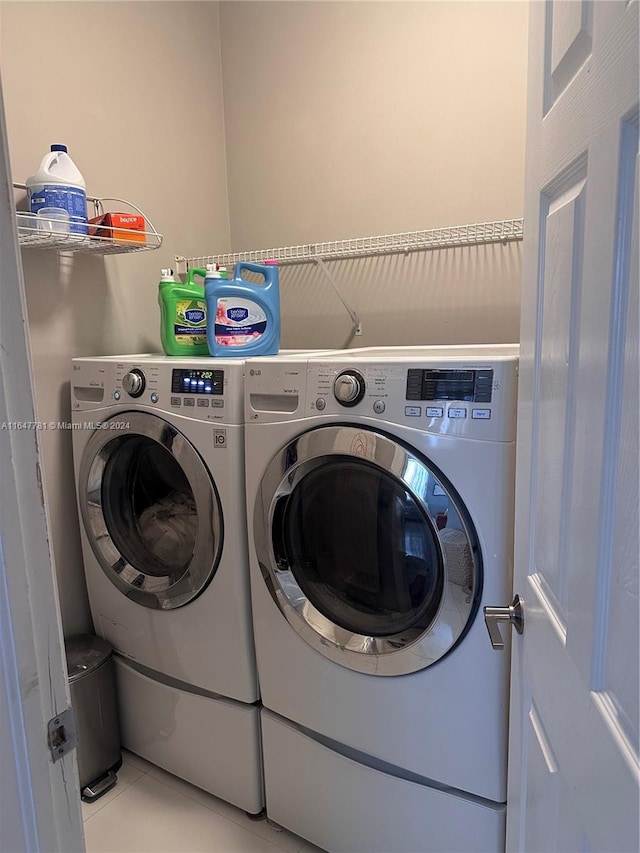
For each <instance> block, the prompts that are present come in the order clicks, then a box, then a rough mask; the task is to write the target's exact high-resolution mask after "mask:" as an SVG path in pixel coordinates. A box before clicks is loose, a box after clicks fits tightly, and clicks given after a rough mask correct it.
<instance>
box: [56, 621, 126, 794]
mask: <svg viewBox="0 0 640 853" xmlns="http://www.w3.org/2000/svg"><path fill="white" fill-rule="evenodd" d="M65 646H66V652H67V670H68V672H69V690H70V692H71V705H72V707H73V710H74V713H75V717H76V726H77V730H78V749H77V754H78V771H79V775H80V794H81V796H82V799H83V800H86V801H88V802H90V801H92V800H95V799H97V798H98V797H100V796H102V794H105V793H106V792H107V791H108V790H109V789H110V788H112V787H113V786H114V785H115V783H116V782H117V780H118V777H117V776H116V771H117V770H118V769H119V768H120V765H121V764H122V752H121V744H120V728H119V725H118V703H117V696H116V681H115V673H114V670H113V660H112V649H111V646H110V645H109V643H107V642H106V641H105V640H102V639H100V637H93V636H91V635H89V634H80V635H78V636H76V637H70V638H69V639H67V640H66V641H65Z"/></svg>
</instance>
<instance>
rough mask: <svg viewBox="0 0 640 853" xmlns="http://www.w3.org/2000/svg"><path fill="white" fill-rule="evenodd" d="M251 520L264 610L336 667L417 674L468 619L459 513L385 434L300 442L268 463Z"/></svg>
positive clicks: (468, 556) (474, 594) (472, 575)
mask: <svg viewBox="0 0 640 853" xmlns="http://www.w3.org/2000/svg"><path fill="white" fill-rule="evenodd" d="M254 522H255V523H254V528H255V533H256V547H257V550H258V556H259V558H260V564H261V568H262V572H263V576H264V578H265V580H266V582H267V586H268V587H269V589H270V591H271V594H272V596H273V598H274V600H275V601H276V603H277V604H278V606H279V607H280V609H281V611H282V612H283V613H284V615H285V616H286V618H287V619H288V621H289V622H290V624H291V625H292V626H293V627H295V628H296V630H297V631H298V632H299V633H300V634H301V636H302V637H303V638H304V639H305V640H307V642H309V643H310V644H311V645H312V646H314V648H316V649H318V651H320V652H321V653H322V654H324V655H325V656H327V657H329V658H331V659H333V660H336V661H337V662H338V663H341V664H343V665H344V666H346V667H349V668H351V669H355V670H359V671H363V672H372V673H376V674H380V675H396V674H401V673H406V672H413V671H416V670H418V669H422V668H424V667H426V666H429V665H430V664H432V663H435V662H436V661H437V660H440V659H441V658H442V657H443V656H444V655H446V654H447V653H448V652H450V651H451V650H452V649H453V648H454V647H455V646H456V645H457V643H458V642H459V641H460V640H461V639H462V637H463V636H464V634H465V633H466V631H467V630H468V628H469V626H470V625H471V623H472V621H473V618H474V616H475V613H476V611H477V605H478V602H479V597H480V587H481V582H482V572H481V561H480V552H479V548H478V542H477V537H476V535H475V531H474V530H473V525H472V524H471V521H470V519H469V517H468V514H467V512H466V511H465V509H464V507H463V505H462V502H461V500H460V498H459V497H458V495H457V494H456V492H455V490H454V489H453V488H452V486H451V485H450V484H449V483H448V482H447V480H446V479H445V478H444V476H443V475H442V474H441V473H440V472H439V471H438V470H437V469H436V468H435V467H434V466H432V465H431V464H430V463H429V461H428V460H426V459H423V458H421V457H419V456H418V455H417V454H416V453H415V452H411V451H409V450H408V449H406V448H405V447H404V446H402V445H401V444H400V443H399V442H397V441H396V440H393V439H391V438H390V437H388V436H386V435H383V434H381V433H378V432H374V431H372V430H364V429H355V428H353V427H346V426H345V427H323V428H320V429H317V430H313V431H311V432H309V433H306V434H305V435H303V436H301V437H300V438H298V439H297V440H296V441H294V442H292V443H291V444H289V445H288V446H287V447H286V448H284V449H283V451H282V452H281V453H279V454H278V455H277V456H276V457H275V458H274V460H272V462H271V464H270V466H269V468H268V470H267V472H266V474H265V476H264V478H263V481H262V488H261V492H260V495H259V497H258V502H257V504H256V513H255V519H254Z"/></svg>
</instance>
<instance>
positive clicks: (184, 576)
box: [80, 412, 222, 609]
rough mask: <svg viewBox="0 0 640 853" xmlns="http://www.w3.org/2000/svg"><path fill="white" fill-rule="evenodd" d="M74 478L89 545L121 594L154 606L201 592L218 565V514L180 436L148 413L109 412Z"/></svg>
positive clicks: (207, 479) (199, 465)
mask: <svg viewBox="0 0 640 853" xmlns="http://www.w3.org/2000/svg"><path fill="white" fill-rule="evenodd" d="M126 425H128V428H126ZM119 427H122V429H120V428H119ZM80 484H81V494H80V506H81V511H82V516H83V521H84V524H85V531H86V533H87V536H88V538H89V541H90V543H91V547H92V548H93V551H94V553H95V554H96V557H97V558H98V561H99V562H100V565H101V566H102V568H103V570H104V571H105V573H106V575H107V577H109V579H110V580H111V581H112V582H113V583H114V584H115V585H116V586H117V587H118V588H119V589H121V590H122V592H124V593H125V594H126V595H127V596H129V597H130V598H132V599H134V600H136V601H138V602H139V603H140V604H143V605H145V606H147V607H153V608H161V609H171V608H174V607H180V606H181V605H183V604H186V603H187V602H188V601H191V600H192V599H193V598H195V597H196V596H197V595H198V594H199V593H200V592H202V590H203V589H204V588H205V587H206V585H207V584H208V583H209V581H210V580H211V578H212V577H213V574H214V572H215V570H216V568H217V565H218V561H219V557H220V552H221V547H222V513H221V508H220V502H219V499H218V495H217V492H216V490H215V486H214V484H213V482H212V479H211V476H210V474H209V472H208V471H207V469H206V467H205V465H204V463H203V462H202V460H201V458H200V456H199V455H198V453H197V452H196V451H195V449H194V448H193V446H192V445H191V444H190V443H189V442H188V440H187V439H186V438H185V436H183V435H182V434H181V433H180V432H178V431H177V430H176V429H175V428H174V427H173V426H171V425H170V424H168V423H166V422H165V421H163V420H162V419H161V418H159V417H156V416H154V415H146V414H143V413H139V412H135V413H134V412H132V413H127V414H125V415H120V416H118V417H116V418H112V419H111V420H109V421H107V422H106V423H105V425H104V428H103V429H101V430H98V431H96V434H95V435H94V436H93V437H92V438H91V440H90V442H89V443H88V445H87V448H86V451H85V454H84V457H83V463H82V469H81V474H80Z"/></svg>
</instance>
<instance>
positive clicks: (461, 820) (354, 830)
mask: <svg viewBox="0 0 640 853" xmlns="http://www.w3.org/2000/svg"><path fill="white" fill-rule="evenodd" d="M261 723H262V747H263V759H264V772H265V795H266V801H267V815H268V817H269V818H270V819H271V820H273V821H275V822H276V823H278V824H280V825H281V826H284V827H286V828H287V829H289V830H291V831H292V832H295V833H296V834H297V835H300V836H302V837H303V838H306V839H308V840H309V841H311V842H312V843H313V844H317V845H318V846H320V847H323V848H324V849H325V850H330V851H331V853H391V851H393V853H418V851H419V853H501V851H504V833H505V815H506V806H504V805H501V804H498V803H490V802H488V801H481V800H479V798H472V797H466V796H465V795H463V794H460V795H458V794H452V793H447V792H445V791H442V790H438V789H436V788H431V787H428V786H426V785H423V784H419V783H417V782H413V781H408V780H406V779H402V778H399V777H398V776H392V775H390V774H388V773H385V772H382V771H380V770H377V769H374V768H373V767H369V766H367V765H365V764H361V763H359V762H358V761H354V760H353V759H351V758H348V757H346V756H345V755H341V754H340V753H338V752H335V751H334V750H332V749H330V748H328V747H327V746H325V745H324V744H322V743H319V742H318V741H316V740H314V739H313V738H311V737H309V736H308V735H307V734H305V733H304V732H302V731H301V730H300V729H298V728H297V727H296V726H294V725H293V724H291V723H289V722H288V721H287V720H284V719H283V718H282V717H279V716H277V715H275V714H273V713H271V712H270V711H268V710H266V709H264V708H263V709H262V711H261Z"/></svg>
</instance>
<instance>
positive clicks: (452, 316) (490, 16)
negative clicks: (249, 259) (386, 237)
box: [221, 0, 528, 347]
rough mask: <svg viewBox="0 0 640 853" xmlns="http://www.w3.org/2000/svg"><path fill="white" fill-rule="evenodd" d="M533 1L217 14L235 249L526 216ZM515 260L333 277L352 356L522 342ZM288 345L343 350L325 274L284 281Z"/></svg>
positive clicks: (434, 256) (494, 257)
mask: <svg viewBox="0 0 640 853" xmlns="http://www.w3.org/2000/svg"><path fill="white" fill-rule="evenodd" d="M527 14H528V9H527V4H526V3H524V2H505V3H500V2H488V3H483V2H440V0H438V1H437V2H419V3H417V2H408V3H406V2H386V3H385V2H332V3H329V2H261V3H253V2H223V3H221V32H222V58H223V69H224V108H225V127H226V138H227V164H228V180H229V200H230V215H231V234H232V243H233V248H234V250H235V251H242V250H245V249H257V248H266V247H269V246H272V247H278V246H288V245H297V244H299V243H307V242H311V243H314V242H318V241H323V240H340V239H345V238H351V237H359V236H367V235H375V234H388V233H394V232H399V231H409V230H414V229H427V228H437V227H440V226H446V225H457V224H468V223H473V222H484V221H490V220H495V219H510V218H519V217H521V216H522V214H523V191H524V130H525V127H524V117H525V77H526V50H527V49H526V44H527ZM520 260H521V257H520V246H519V245H515V244H512V245H509V246H506V247H496V246H494V247H489V248H475V249H456V250H455V251H447V252H438V253H420V254H416V255H412V256H410V257H409V258H403V257H399V256H396V257H394V258H387V259H377V260H375V261H365V262H341V263H339V264H333V265H332V271H333V272H334V273H335V276H336V278H337V279H338V280H339V281H340V282H341V286H342V290H343V293H344V295H345V296H346V297H347V298H348V300H349V301H350V302H351V303H352V304H353V306H354V307H355V308H356V309H357V310H358V312H359V313H360V315H361V317H362V320H363V331H364V334H363V337H362V338H357V339H356V341H355V343H357V344H358V345H367V344H379V343H387V344H402V343H412V344H419V343H446V342H491V341H513V340H517V338H518V332H519V280H520ZM281 283H282V308H283V310H282V315H283V321H282V322H283V345H286V346H293V347H295V346H308V345H310V344H311V343H313V345H316V346H341V345H343V344H344V343H345V342H346V341H347V338H348V333H349V329H350V322H349V320H348V317H347V315H346V313H345V312H344V310H343V309H342V307H341V306H340V303H339V302H338V300H337V299H336V298H335V296H334V294H333V293H332V291H331V289H330V288H329V287H328V286H327V284H326V282H325V281H324V280H323V278H322V276H321V275H320V274H319V273H318V271H317V270H316V271H314V270H313V268H312V267H310V266H305V267H290V266H287V267H283V269H282V271H281Z"/></svg>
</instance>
